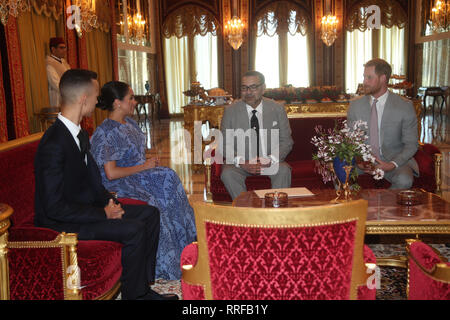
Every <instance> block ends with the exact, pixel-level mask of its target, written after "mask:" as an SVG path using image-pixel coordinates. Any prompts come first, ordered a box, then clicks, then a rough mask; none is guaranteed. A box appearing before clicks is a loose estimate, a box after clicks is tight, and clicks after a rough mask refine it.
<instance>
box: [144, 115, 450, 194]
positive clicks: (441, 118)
mask: <svg viewBox="0 0 450 320" xmlns="http://www.w3.org/2000/svg"><path fill="white" fill-rule="evenodd" d="M449 109H450V108H446V109H443V110H442V113H440V112H439V111H440V110H439V109H438V108H436V111H435V112H434V114H433V112H432V111H431V110H430V109H427V112H426V114H425V115H422V117H421V127H422V130H421V134H420V141H421V142H423V143H432V144H434V145H436V146H437V147H438V148H439V149H440V150H441V152H442V155H443V162H442V197H443V198H444V199H446V200H447V201H450V116H449V115H450V111H449ZM140 125H141V126H142V128H143V130H144V131H145V132H147V137H148V138H147V147H148V148H149V150H148V153H149V154H150V155H154V156H158V157H159V158H160V163H161V165H164V166H168V167H170V168H172V169H174V170H175V171H176V172H177V173H178V175H179V177H180V178H181V181H182V182H183V184H184V187H185V189H186V193H187V194H202V193H203V192H204V186H205V183H204V175H203V172H193V171H192V165H190V164H188V163H189V161H188V159H189V154H188V150H187V149H186V148H185V147H184V143H183V141H184V140H183V139H184V129H183V119H182V118H174V119H163V120H161V121H160V122H159V121H155V120H153V121H145V122H144V121H143V122H140Z"/></svg>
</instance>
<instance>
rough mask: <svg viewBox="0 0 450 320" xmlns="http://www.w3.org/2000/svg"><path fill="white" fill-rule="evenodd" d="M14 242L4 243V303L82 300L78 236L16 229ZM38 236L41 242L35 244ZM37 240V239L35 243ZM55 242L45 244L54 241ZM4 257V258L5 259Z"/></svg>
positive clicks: (0, 276) (1, 275) (1, 276)
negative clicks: (38, 300)
mask: <svg viewBox="0 0 450 320" xmlns="http://www.w3.org/2000/svg"><path fill="white" fill-rule="evenodd" d="M11 232H12V233H14V234H16V235H13V236H12V238H13V239H21V240H25V239H26V240H25V241H9V240H8V237H7V236H6V237H4V238H3V239H1V241H0V242H4V243H0V248H1V247H2V246H5V247H6V250H3V251H0V262H1V261H4V260H6V264H7V268H6V269H4V268H2V269H1V270H0V285H1V288H2V290H5V294H4V295H2V298H3V299H26V300H32V299H67V300H80V299H81V298H82V296H81V290H80V289H81V288H80V270H79V268H78V258H77V251H76V245H77V235H76V234H73V233H67V234H66V233H64V232H63V233H59V234H58V233H56V237H54V236H55V233H54V232H53V231H52V230H48V229H44V228H13V229H12V230H11ZM33 232H35V234H36V235H37V236H36V237H37V238H39V239H40V240H39V241H32V240H31V239H32V238H33V237H32V233H33ZM36 237H35V238H34V239H36ZM52 237H53V239H52V240H42V239H48V238H52ZM2 254H3V256H2Z"/></svg>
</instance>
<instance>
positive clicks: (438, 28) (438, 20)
mask: <svg viewBox="0 0 450 320" xmlns="http://www.w3.org/2000/svg"><path fill="white" fill-rule="evenodd" d="M431 29H432V30H433V32H446V31H449V30H450V0H436V2H435V4H434V7H433V9H431Z"/></svg>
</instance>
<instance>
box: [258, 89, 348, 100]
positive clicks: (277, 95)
mask: <svg viewBox="0 0 450 320" xmlns="http://www.w3.org/2000/svg"><path fill="white" fill-rule="evenodd" d="M264 96H265V97H267V98H271V99H274V100H285V101H286V102H287V103H291V102H293V101H299V102H306V100H312V99H313V100H316V101H317V102H320V101H322V100H326V101H338V100H348V99H350V96H349V95H347V94H345V93H343V92H342V91H341V90H340V89H339V88H338V87H335V86H322V87H309V88H302V87H298V88H295V87H293V86H290V85H288V86H284V87H282V88H272V89H266V91H265V92H264Z"/></svg>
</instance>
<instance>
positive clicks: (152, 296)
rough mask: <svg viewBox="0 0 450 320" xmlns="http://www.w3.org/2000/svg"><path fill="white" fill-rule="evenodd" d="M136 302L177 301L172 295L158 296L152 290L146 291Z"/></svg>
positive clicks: (174, 295) (175, 296)
mask: <svg viewBox="0 0 450 320" xmlns="http://www.w3.org/2000/svg"><path fill="white" fill-rule="evenodd" d="M136 300H178V296H177V295H176V294H174V293H168V294H159V293H158V292H156V291H153V290H152V289H148V291H147V293H146V294H144V295H143V296H140V297H138V298H137V299H136Z"/></svg>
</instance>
